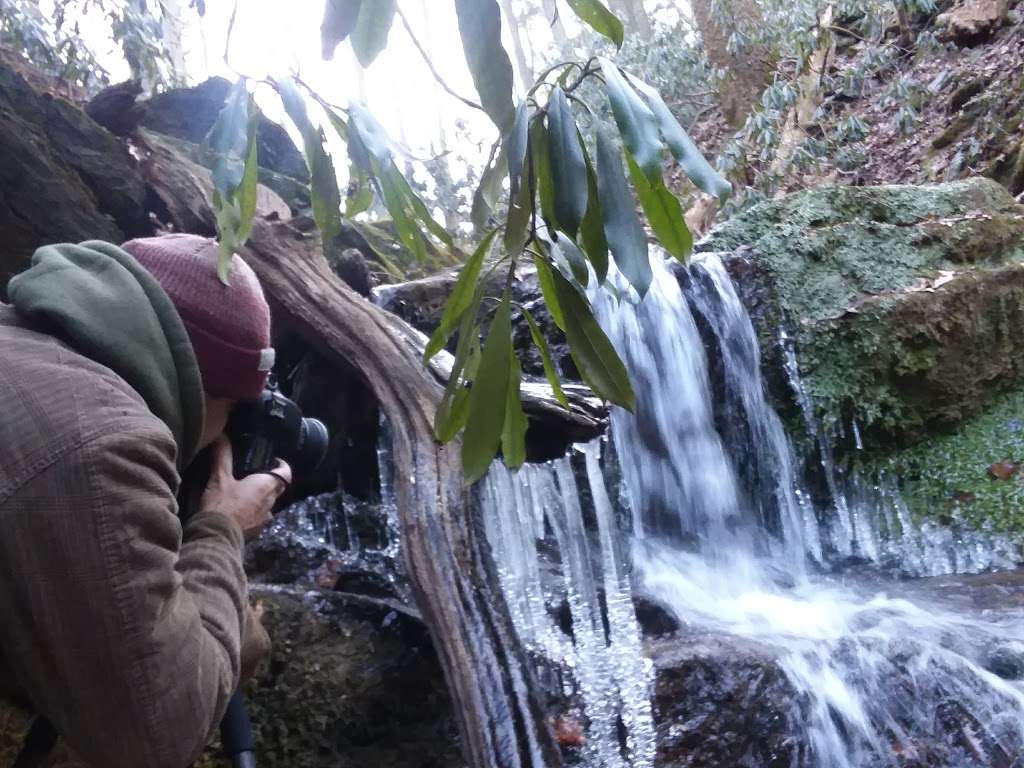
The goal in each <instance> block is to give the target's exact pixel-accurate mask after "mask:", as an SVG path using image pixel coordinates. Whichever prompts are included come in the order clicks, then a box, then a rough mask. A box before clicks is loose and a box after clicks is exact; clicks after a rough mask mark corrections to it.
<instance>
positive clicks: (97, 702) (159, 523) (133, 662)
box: [0, 304, 252, 768]
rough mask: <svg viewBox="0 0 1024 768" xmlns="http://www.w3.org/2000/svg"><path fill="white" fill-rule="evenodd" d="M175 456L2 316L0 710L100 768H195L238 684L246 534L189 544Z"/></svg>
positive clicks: (126, 401)
mask: <svg viewBox="0 0 1024 768" xmlns="http://www.w3.org/2000/svg"><path fill="white" fill-rule="evenodd" d="M175 455H176V445H175V442H174V438H173V437H172V434H171V432H170V430H169V429H168V427H167V426H166V425H165V424H164V422H162V421H161V420H159V419H158V418H156V417H155V416H154V415H153V414H152V413H151V412H150V410H149V409H148V408H147V407H146V404H145V402H144V401H143V399H142V397H141V396H140V395H139V394H138V393H137V392H135V391H134V390H133V389H132V388H131V387H130V386H129V385H128V384H127V383H126V382H125V381H124V380H123V379H121V378H120V377H119V376H118V375H117V374H115V373H114V372H113V371H111V370H110V369H109V368H105V367H103V366H102V365H99V364H97V363H94V362H92V361H91V360H89V359H87V358H85V357H83V356H82V355H79V354H77V353H76V352H74V351H73V350H71V349H70V348H69V347H68V346H66V345H64V344H63V343H61V342H60V341H58V340H56V339H55V338H53V337H52V336H50V335H47V334H45V333H42V332H39V331H38V330H33V329H30V328H28V327H27V326H26V325H25V324H24V323H23V322H22V321H21V320H20V319H19V316H18V315H16V314H15V313H14V311H13V310H12V309H11V308H10V307H7V306H5V305H3V304H0V695H5V696H13V697H18V698H21V699H22V700H24V701H28V702H30V703H31V705H32V707H33V708H34V710H35V711H36V712H38V713H41V714H43V715H45V716H46V717H47V718H48V719H49V720H50V721H51V722H52V723H53V725H54V726H55V727H56V729H57V730H58V731H59V732H60V733H61V734H62V736H63V737H64V739H65V740H66V741H67V743H68V744H69V745H70V747H71V748H72V749H73V750H74V751H75V752H76V753H77V754H78V755H79V756H80V757H82V758H83V759H84V761H85V762H86V763H87V764H89V765H91V766H96V767H97V768H100V767H102V768H116V767H121V766H124V767H125V768H133V767H134V766H148V767H149V768H183V767H184V766H186V765H188V764H189V763H190V762H191V761H192V760H193V759H194V758H195V757H196V756H197V755H198V753H199V752H200V751H201V749H202V748H203V746H204V745H205V744H206V742H207V740H208V737H209V736H210V734H211V732H212V731H213V730H214V729H215V728H216V725H217V723H218V722H219V719H220V716H221V714H222V713H223V711H224V708H225V707H226V705H227V702H228V699H229V697H230V695H231V693H232V691H233V690H234V689H235V687H236V686H237V684H238V681H239V670H240V664H241V659H240V656H241V645H242V630H243V625H244V624H245V622H246V616H247V611H246V603H247V597H246V580H245V574H244V572H243V569H242V549H243V536H242V531H241V530H240V529H239V527H238V525H237V524H236V523H235V522H233V521H232V520H231V519H229V518H228V517H226V516H224V515H221V514H219V513H216V512H209V511H207V512H202V511H200V512H199V513H197V514H196V515H195V516H194V517H193V518H192V519H191V520H190V521H189V522H188V524H187V526H186V527H185V529H184V532H183V531H182V527H181V524H180V522H179V519H178V515H177V511H178V510H177V505H176V502H175V494H176V492H177V488H178V484H179V476H178V472H177V469H176V466H175ZM249 629H250V630H251V629H252V628H251V627H250V628H249Z"/></svg>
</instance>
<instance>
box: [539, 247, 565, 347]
mask: <svg viewBox="0 0 1024 768" xmlns="http://www.w3.org/2000/svg"><path fill="white" fill-rule="evenodd" d="M533 263H534V264H535V265H536V267H537V282H538V283H540V292H541V295H542V296H543V297H544V304H545V306H547V308H548V312H550V313H551V319H552V320H554V321H555V325H557V326H558V327H559V328H560V329H561V330H562V331H565V317H563V316H562V305H561V304H560V303H559V301H558V291H556V290H555V278H554V275H553V272H557V271H558V270H552V269H551V267H550V266H549V265H548V263H547V262H546V261H544V259H540V258H536V257H535V258H534V260H533Z"/></svg>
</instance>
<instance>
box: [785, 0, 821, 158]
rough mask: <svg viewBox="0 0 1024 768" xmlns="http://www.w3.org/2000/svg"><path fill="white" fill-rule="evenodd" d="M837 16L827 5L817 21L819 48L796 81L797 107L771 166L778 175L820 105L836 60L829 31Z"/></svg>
mask: <svg viewBox="0 0 1024 768" xmlns="http://www.w3.org/2000/svg"><path fill="white" fill-rule="evenodd" d="M834 15H835V12H834V9H833V7H832V5H827V6H825V10H824V11H822V13H821V17H820V18H819V19H818V46H817V48H815V50H814V53H812V54H811V56H810V58H809V59H808V61H807V69H806V70H805V71H804V72H803V73H801V74H800V76H799V77H798V78H797V91H798V93H797V99H796V103H795V104H794V105H793V107H792V108H791V109H790V110H789V114H787V115H786V122H785V124H784V125H783V128H782V135H781V136H780V138H779V148H778V150H776V152H775V160H774V161H773V162H772V170H773V171H775V172H777V173H782V172H783V171H785V169H786V166H787V165H788V164H789V162H790V161H791V160H792V159H793V155H794V154H795V152H796V149H797V147H798V146H800V143H801V142H802V141H803V140H804V137H805V136H806V135H807V128H808V126H810V125H811V124H812V123H813V122H814V115H815V113H816V112H817V111H818V106H819V105H820V104H821V99H822V96H823V95H824V94H823V83H824V79H825V73H826V71H827V70H828V67H829V63H830V62H831V61H832V60H833V59H834V58H835V51H836V43H835V37H834V36H833V34H832V32H831V31H829V27H830V26H831V25H832V20H833V17H834Z"/></svg>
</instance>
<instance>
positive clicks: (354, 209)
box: [345, 163, 373, 219]
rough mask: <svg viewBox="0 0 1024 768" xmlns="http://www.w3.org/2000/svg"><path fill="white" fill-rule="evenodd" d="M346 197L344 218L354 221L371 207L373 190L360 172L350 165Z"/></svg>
mask: <svg viewBox="0 0 1024 768" xmlns="http://www.w3.org/2000/svg"><path fill="white" fill-rule="evenodd" d="M348 175H349V188H348V196H347V197H346V198H345V218H346V219H354V218H355V217H356V216H358V215H359V214H360V213H362V212H363V211H368V210H369V209H370V206H371V205H373V189H371V188H370V185H369V184H368V183H367V181H366V178H365V177H364V176H363V173H362V171H360V170H359V168H357V167H356V164H355V163H352V164H351V166H350V167H349V174H348Z"/></svg>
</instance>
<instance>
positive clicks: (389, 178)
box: [377, 163, 427, 262]
mask: <svg viewBox="0 0 1024 768" xmlns="http://www.w3.org/2000/svg"><path fill="white" fill-rule="evenodd" d="M377 180H378V181H379V182H380V189H381V194H382V195H383V196H384V207H385V208H387V209H388V213H389V214H391V220H392V221H393V222H394V224H395V230H396V231H397V232H398V239H399V240H401V241H402V244H403V245H404V246H405V247H406V248H408V249H409V252H410V253H412V255H413V257H414V258H415V259H416V260H417V261H420V262H423V261H425V260H426V258H427V244H426V243H425V242H423V234H422V233H421V232H420V229H419V227H417V226H416V223H415V222H414V221H413V219H412V218H411V217H410V215H409V212H410V209H409V208H407V206H406V204H407V202H408V200H407V199H406V197H405V195H404V194H403V189H402V183H403V182H404V181H405V179H404V178H402V174H401V172H400V171H399V170H398V168H396V167H395V164H394V163H389V164H388V165H387V167H385V168H384V169H383V170H382V172H381V173H380V175H379V176H378V177H377Z"/></svg>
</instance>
